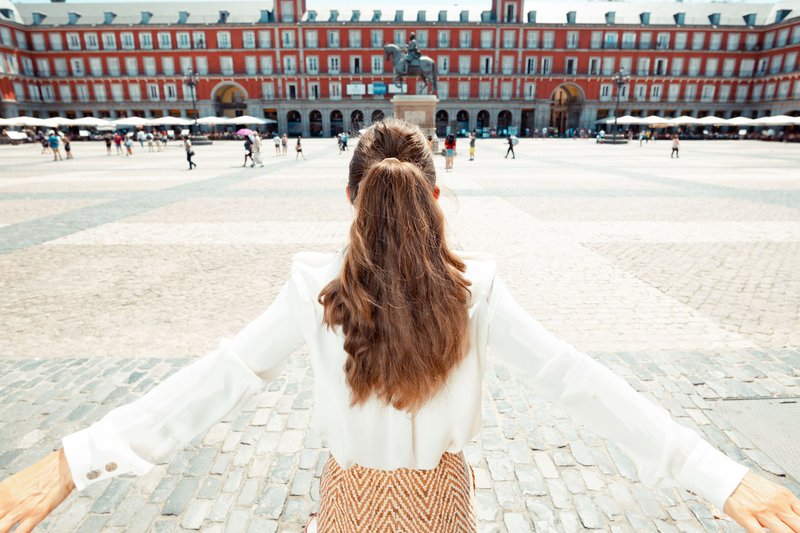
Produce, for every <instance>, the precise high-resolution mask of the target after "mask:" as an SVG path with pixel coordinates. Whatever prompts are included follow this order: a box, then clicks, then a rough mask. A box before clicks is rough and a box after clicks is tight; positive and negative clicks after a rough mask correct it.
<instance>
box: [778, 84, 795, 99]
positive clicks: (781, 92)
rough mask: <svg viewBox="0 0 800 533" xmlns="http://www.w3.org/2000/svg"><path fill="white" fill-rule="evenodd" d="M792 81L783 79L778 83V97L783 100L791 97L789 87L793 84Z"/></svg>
mask: <svg viewBox="0 0 800 533" xmlns="http://www.w3.org/2000/svg"><path fill="white" fill-rule="evenodd" d="M791 84H792V82H790V81H789V80H786V81H782V82H781V84H780V85H778V98H780V99H781V100H786V98H788V97H789V87H790V86H791Z"/></svg>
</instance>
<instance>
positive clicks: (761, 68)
mask: <svg viewBox="0 0 800 533" xmlns="http://www.w3.org/2000/svg"><path fill="white" fill-rule="evenodd" d="M768 64H769V59H767V58H766V57H764V58H761V59H759V60H758V67H757V68H756V75H757V76H763V75H764V74H766V73H767V65H768Z"/></svg>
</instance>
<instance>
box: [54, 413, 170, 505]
mask: <svg viewBox="0 0 800 533" xmlns="http://www.w3.org/2000/svg"><path fill="white" fill-rule="evenodd" d="M93 427H94V426H92V427H88V428H86V429H83V430H81V431H77V432H75V433H72V434H70V435H67V436H66V437H64V438H63V439H62V440H61V443H62V444H63V446H64V456H65V457H66V458H67V464H68V465H69V470H70V473H71V474H72V481H73V483H75V488H76V489H77V490H79V491H81V490H83V489H85V488H86V487H88V486H89V485H91V484H92V483H96V482H98V481H102V480H104V479H111V478H112V477H116V476H118V475H120V474H135V475H137V476H141V475H144V474H146V473H147V472H148V471H149V470H150V469H151V468H153V466H155V465H153V464H152V463H150V462H148V461H145V460H144V459H142V458H141V457H139V456H138V455H136V454H135V453H133V451H132V450H130V448H124V447H119V448H117V449H111V450H98V449H97V447H96V445H95V444H94V440H96V439H93V438H92V431H93Z"/></svg>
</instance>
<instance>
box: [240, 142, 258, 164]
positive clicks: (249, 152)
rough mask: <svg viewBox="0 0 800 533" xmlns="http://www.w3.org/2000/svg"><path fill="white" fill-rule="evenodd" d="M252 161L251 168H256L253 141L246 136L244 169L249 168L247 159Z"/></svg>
mask: <svg viewBox="0 0 800 533" xmlns="http://www.w3.org/2000/svg"><path fill="white" fill-rule="evenodd" d="M248 158H249V159H250V166H253V167H254V166H256V164H255V160H254V159H253V141H251V140H250V136H249V135H245V137H244V163H243V164H242V166H243V167H246V166H247V159H248Z"/></svg>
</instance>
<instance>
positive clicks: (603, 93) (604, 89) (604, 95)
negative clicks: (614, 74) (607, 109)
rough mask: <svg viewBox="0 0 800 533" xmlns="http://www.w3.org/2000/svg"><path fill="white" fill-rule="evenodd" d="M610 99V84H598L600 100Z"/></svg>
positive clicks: (606, 100)
mask: <svg viewBox="0 0 800 533" xmlns="http://www.w3.org/2000/svg"><path fill="white" fill-rule="evenodd" d="M609 100H611V84H610V83H604V84H602V85H600V101H601V102H608V101H609Z"/></svg>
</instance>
